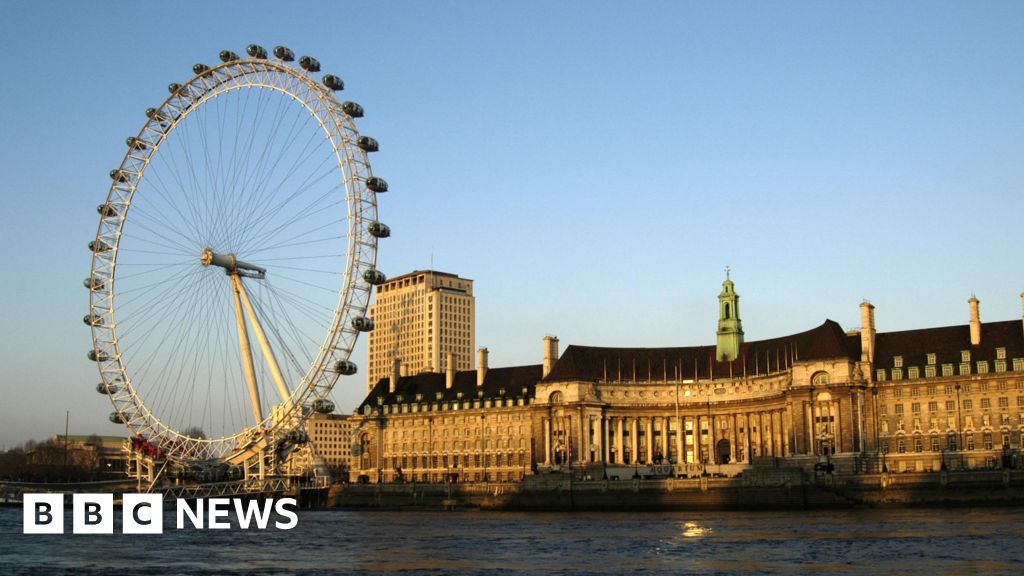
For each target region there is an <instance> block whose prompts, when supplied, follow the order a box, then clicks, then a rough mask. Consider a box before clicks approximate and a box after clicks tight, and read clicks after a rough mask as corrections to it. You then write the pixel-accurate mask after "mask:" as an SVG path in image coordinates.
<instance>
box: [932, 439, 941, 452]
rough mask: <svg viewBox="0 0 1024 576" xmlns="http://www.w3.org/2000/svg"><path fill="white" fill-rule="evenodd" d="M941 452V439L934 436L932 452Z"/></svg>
mask: <svg viewBox="0 0 1024 576" xmlns="http://www.w3.org/2000/svg"><path fill="white" fill-rule="evenodd" d="M939 450H940V448H939V437H938V436H932V452H938V451H939Z"/></svg>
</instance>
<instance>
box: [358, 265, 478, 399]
mask: <svg viewBox="0 0 1024 576" xmlns="http://www.w3.org/2000/svg"><path fill="white" fill-rule="evenodd" d="M475 307H476V303H475V299H474V298H473V281H472V280H469V279H467V278H459V277H458V276H457V275H455V274H449V273H446V272H436V271H433V270H417V271H415V272H411V273H409V274H404V275H402V276H399V277H397V278H393V279H391V280H388V281H387V282H385V283H383V284H381V285H379V286H377V295H376V298H375V301H374V304H373V305H372V306H370V318H372V319H373V323H374V329H373V331H372V332H370V338H369V345H368V352H367V368H366V373H367V380H366V389H367V391H369V390H371V389H372V388H373V386H374V385H375V384H376V383H377V381H378V380H380V379H381V378H384V377H388V376H390V375H391V373H392V371H393V370H395V367H396V365H397V366H399V367H400V368H399V370H400V373H401V375H410V376H411V375H415V374H419V373H421V372H443V371H445V370H446V369H447V365H446V364H447V357H448V354H449V353H451V354H452V360H453V362H454V368H455V370H473V369H474V367H475V364H474V360H473V350H474V348H475V342H476V322H475V316H476V311H475ZM396 360H397V361H398V362H397V364H396Z"/></svg>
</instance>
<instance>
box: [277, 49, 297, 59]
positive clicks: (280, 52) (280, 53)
mask: <svg viewBox="0 0 1024 576" xmlns="http://www.w3.org/2000/svg"><path fill="white" fill-rule="evenodd" d="M274 57H275V58H277V59H278V60H284V61H285V62H291V61H292V60H295V52H292V51H291V48H287V47H285V46H274Z"/></svg>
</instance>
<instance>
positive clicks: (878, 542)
mask: <svg viewBox="0 0 1024 576" xmlns="http://www.w3.org/2000/svg"><path fill="white" fill-rule="evenodd" d="M172 516H173V515H172ZM67 525H68V526H70V522H68V524H67ZM1022 539H1024V510H1021V509H1018V510H999V509H985V510H948V511H947V510H892V511H878V510H864V511H848V510H847V511H816V512H781V513H780V512H680V513H586V514H569V513H497V512H495V513H491V512H345V511H304V512H302V513H300V516H299V525H298V527H297V528H296V529H294V530H290V531H274V530H268V531H265V532H260V531H236V530H232V531H226V530H217V531H197V530H183V531H177V530H174V529H173V528H169V529H168V530H167V532H166V533H165V534H163V535H159V536H132V535H124V534H118V533H115V534H113V535H103V536H81V535H80V536H74V535H71V534H66V535H62V536H60V535H53V536H47V535H40V536H33V535H23V534H21V510H20V509H18V508H6V509H0V573H2V574H4V575H7V574H14V575H22V574H24V575H26V576H28V575H30V574H31V575H33V576H34V575H36V574H102V573H110V572H121V573H131V574H145V575H146V576H170V575H177V574H227V575H237V576H241V575H243V574H253V575H263V574H281V575H297V574H356V573H358V574H361V575H362V574H461V575H475V574H481V575H484V574H486V575H488V576H491V575H493V574H501V575H502V576H506V575H532V574H603V575H619V574H623V573H626V572H629V573H644V574H686V573H702V574H707V573H710V574H755V573H756V574H763V573H777V574H784V573H792V572H810V573H836V574H894V573H899V574H901V575H902V574H979V573H984V574H1024V556H1022V555H1021V554H1020V553H1019V542H1020V541H1021V540H1022Z"/></svg>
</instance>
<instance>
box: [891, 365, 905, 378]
mask: <svg viewBox="0 0 1024 576" xmlns="http://www.w3.org/2000/svg"><path fill="white" fill-rule="evenodd" d="M892 379H893V380H903V368H893V369H892Z"/></svg>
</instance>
